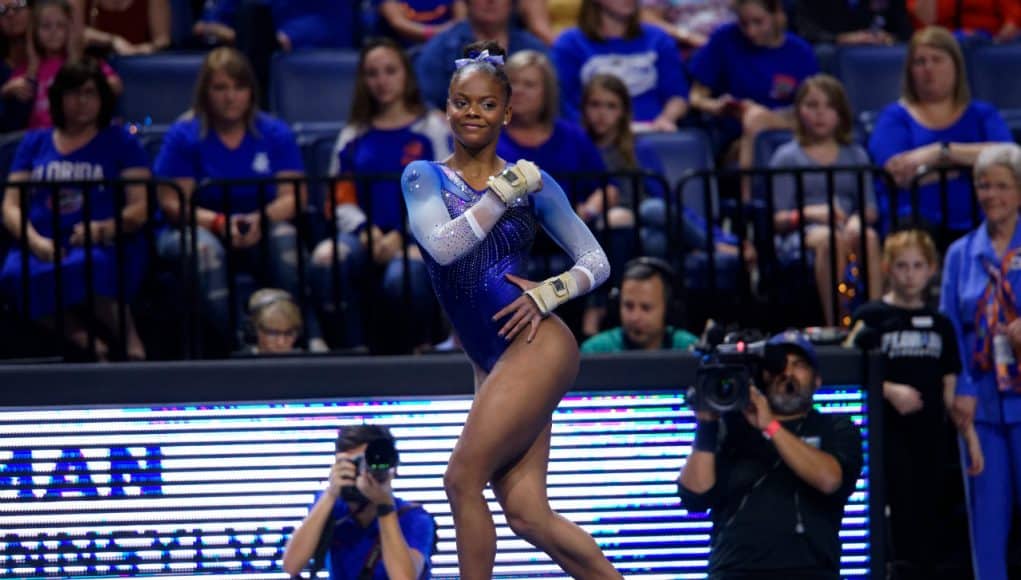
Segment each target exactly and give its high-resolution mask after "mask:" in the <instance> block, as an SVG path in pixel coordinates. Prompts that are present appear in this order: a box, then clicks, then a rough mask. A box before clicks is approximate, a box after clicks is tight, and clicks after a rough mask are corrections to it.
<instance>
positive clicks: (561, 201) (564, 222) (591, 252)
mask: <svg viewBox="0 0 1021 580" xmlns="http://www.w3.org/2000/svg"><path fill="white" fill-rule="evenodd" d="M542 184H543V185H542V189H541V190H539V191H537V192H536V193H534V194H533V196H532V199H534V200H535V212H536V214H537V216H538V218H539V223H540V224H542V228H543V229H544V230H546V233H547V234H549V236H550V238H551V239H552V240H553V241H554V242H556V243H557V245H558V246H560V247H561V248H562V249H563V250H564V252H566V253H567V255H568V256H570V257H571V259H573V260H574V262H575V266H579V267H582V268H584V269H586V270H587V271H588V272H589V273H590V274H592V277H593V282H594V284H593V285H592V288H595V287H596V286H599V285H600V284H602V283H603V282H604V281H606V279H607V278H608V277H609V276H610V264H609V261H608V259H607V258H606V253H605V252H604V251H603V248H601V247H600V246H599V242H597V241H596V238H595V236H593V235H592V230H590V229H589V228H588V226H586V225H585V222H583V221H581V218H580V217H578V214H577V213H575V212H574V208H573V207H571V203H570V202H569V201H568V200H567V195H565V194H564V190H563V189H561V188H560V184H558V183H557V182H556V180H554V179H553V178H552V177H550V175H549V174H548V173H546V172H545V171H543V172H542ZM592 288H589V290H591V289H592Z"/></svg>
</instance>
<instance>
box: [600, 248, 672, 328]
mask: <svg viewBox="0 0 1021 580" xmlns="http://www.w3.org/2000/svg"><path fill="white" fill-rule="evenodd" d="M636 266H645V267H647V268H650V269H651V270H653V271H654V272H656V274H657V275H659V278H660V280H662V281H663V286H664V289H665V291H666V298H667V303H666V324H667V326H672V327H674V328H681V327H682V326H683V323H684V318H685V309H684V301H683V300H681V297H680V292H679V289H680V288H681V284H680V279H679V278H678V276H677V271H676V270H674V268H673V266H671V265H670V264H669V263H668V262H667V261H666V260H664V259H662V258H656V257H654V256H639V257H637V258H632V259H630V260H628V261H627V263H626V264H624V272H625V273H627V271H628V270H630V269H632V268H634V267H636ZM623 285H624V279H623V276H622V277H621V282H620V284H618V285H617V286H615V287H614V288H612V289H611V290H610V294H609V297H608V299H607V302H606V323H605V324H604V325H603V326H604V327H607V328H613V327H615V326H620V288H621V286H623Z"/></svg>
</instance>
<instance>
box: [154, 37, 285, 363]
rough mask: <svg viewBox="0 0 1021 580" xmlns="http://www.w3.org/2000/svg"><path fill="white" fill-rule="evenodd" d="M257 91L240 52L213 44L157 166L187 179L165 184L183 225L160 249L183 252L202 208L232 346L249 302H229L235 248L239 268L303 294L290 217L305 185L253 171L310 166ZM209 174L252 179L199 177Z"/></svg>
mask: <svg viewBox="0 0 1021 580" xmlns="http://www.w3.org/2000/svg"><path fill="white" fill-rule="evenodd" d="M257 94H258V91H257V89H256V80H255V74H254V73H253V72H252V68H251V65H250V64H249V63H248V60H247V59H246V58H245V57H244V56H243V55H242V54H241V53H240V52H238V51H237V50H235V49H233V48H229V47H223V48H217V49H216V50H213V51H212V52H210V53H209V54H208V55H207V56H206V60H205V62H204V63H203V65H202V69H201V70H200V71H199V77H198V81H197V83H196V87H195V98H194V101H193V103H192V107H191V110H190V111H188V113H186V114H185V115H184V117H183V118H182V119H181V120H179V121H177V122H176V123H174V124H173V125H172V126H171V127H170V130H169V131H168V132H167V135H166V137H165V138H164V141H163V147H162V149H160V153H159V156H158V157H157V158H156V163H155V171H154V173H155V174H156V175H157V176H159V177H162V178H165V179H171V180H173V181H174V182H175V183H176V184H177V188H172V187H166V186H164V187H161V188H160V189H159V198H160V205H161V207H162V209H163V212H164V214H165V215H166V216H167V218H168V219H169V220H170V222H171V223H172V224H174V225H175V226H176V227H172V228H168V229H167V230H166V231H165V232H164V233H163V234H162V235H161V236H160V238H159V240H158V243H157V246H158V251H159V254H160V255H161V256H162V257H164V258H167V259H170V260H178V259H180V257H181V256H180V248H181V239H180V236H181V235H182V233H183V232H184V231H185V228H187V227H189V225H190V224H189V220H190V215H191V212H192V211H194V215H195V221H196V223H195V225H196V226H197V231H196V235H197V237H198V242H197V243H198V259H199V284H200V290H201V294H202V298H203V310H204V312H203V313H204V314H205V316H206V317H208V318H209V319H210V320H212V321H213V326H214V328H215V329H216V330H217V332H218V333H219V334H220V338H221V339H223V340H225V341H226V343H227V344H226V346H227V347H228V348H230V347H231V344H230V343H231V342H233V338H234V334H235V332H236V330H237V329H236V328H230V320H231V316H232V315H231V313H230V310H229V309H234V310H235V313H237V312H239V311H240V304H241V302H240V301H239V300H238V298H239V297H237V296H234V297H233V298H234V300H235V303H234V304H228V295H229V294H230V293H229V292H228V285H229V280H228V269H227V263H228V255H227V253H228V252H230V256H229V259H230V262H231V264H232V267H233V268H232V269H233V270H234V272H237V271H248V272H250V273H252V274H253V275H255V276H256V277H257V278H265V279H264V280H261V281H263V282H266V283H269V284H272V285H274V286H278V287H281V288H285V289H287V290H288V291H289V292H291V294H292V295H295V296H297V295H298V284H297V282H298V276H297V253H296V252H297V251H298V248H297V245H296V244H297V240H296V236H295V229H294V226H292V225H291V224H290V221H291V220H292V219H293V218H294V216H295V215H297V213H298V211H299V208H301V207H302V206H303V205H304V202H305V200H304V195H305V193H304V188H298V189H297V191H296V190H295V186H294V184H293V183H290V182H288V183H281V184H278V185H274V184H272V183H269V184H265V185H256V184H255V183H252V182H251V180H253V179H273V178H278V179H285V178H301V177H302V176H303V175H304V165H303V163H302V159H301V153H300V151H299V150H298V144H297V141H296V140H295V138H294V134H293V133H291V130H290V128H289V127H288V126H287V125H286V124H285V123H284V122H283V121H279V120H277V119H275V118H273V117H270V116H269V115H267V114H265V113H262V112H260V111H259V110H258V108H257V106H256V100H255V99H256V95H257ZM206 180H249V181H248V182H247V183H239V184H237V185H232V186H230V187H222V186H212V187H202V186H200V185H199V184H201V183H202V182H203V181H206ZM179 192H183V195H182V196H180V197H179ZM192 204H194V205H195V206H197V207H195V208H194V209H192V208H190V206H191V205H192ZM239 318H240V317H239V316H235V317H234V320H238V319H239Z"/></svg>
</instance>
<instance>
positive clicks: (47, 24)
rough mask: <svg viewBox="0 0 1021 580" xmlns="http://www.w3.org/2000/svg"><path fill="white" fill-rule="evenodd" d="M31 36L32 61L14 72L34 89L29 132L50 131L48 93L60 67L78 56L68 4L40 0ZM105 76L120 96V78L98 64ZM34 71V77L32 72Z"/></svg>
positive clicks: (79, 45) (79, 43)
mask: <svg viewBox="0 0 1021 580" xmlns="http://www.w3.org/2000/svg"><path fill="white" fill-rule="evenodd" d="M32 35H33V40H34V43H35V46H33V47H32V49H34V50H35V57H37V58H38V62H37V63H36V62H33V61H32V57H30V59H29V61H30V62H29V63H28V64H26V66H25V67H24V68H22V67H18V68H16V69H15V70H14V76H15V77H25V79H26V80H27V81H28V83H29V84H33V85H35V95H34V97H33V99H34V102H33V106H32V112H31V114H30V115H29V118H28V127H29V128H30V129H39V128H43V127H51V126H52V125H53V121H52V119H51V118H50V101H49V96H48V95H49V89H50V85H51V84H52V83H53V79H54V78H55V77H56V76H57V71H58V70H60V67H61V66H63V65H64V63H66V62H68V61H69V60H76V59H78V58H79V57H80V56H81V50H82V39H81V38H80V35H81V32H80V31H79V30H78V29H77V27H76V26H74V13H73V10H72V7H71V4H70V3H69V1H68V0H39V1H38V2H36V3H35V4H34V5H33V7H32ZM98 62H99V65H100V67H101V68H102V70H103V74H104V75H106V81H107V84H109V85H110V89H111V90H113V92H114V94H115V95H117V94H120V92H121V89H122V88H123V84H122V83H121V79H120V77H118V76H117V73H115V72H114V70H113V69H112V68H110V66H109V65H107V64H106V63H105V62H103V61H98ZM33 67H35V69H36V70H35V77H33V76H32V70H31V68H33Z"/></svg>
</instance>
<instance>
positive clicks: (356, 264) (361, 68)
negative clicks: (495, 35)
mask: <svg viewBox="0 0 1021 580" xmlns="http://www.w3.org/2000/svg"><path fill="white" fill-rule="evenodd" d="M449 142H450V131H449V128H448V127H447V123H446V121H445V120H444V118H443V116H442V115H441V114H440V113H439V112H438V111H434V110H430V109H428V108H427V107H426V106H425V104H424V103H423V101H422V96H421V93H419V90H418V84H417V83H416V81H415V75H414V74H413V72H412V69H411V63H410V61H409V60H408V56H407V54H406V53H405V52H404V50H402V49H401V47H400V46H399V45H397V43H396V42H394V41H393V40H390V39H377V40H374V41H372V42H371V43H370V44H368V45H367V46H366V47H365V48H364V49H362V53H361V58H360V59H359V62H358V75H357V77H356V79H355V89H354V99H353V100H352V103H351V114H350V115H349V117H348V124H347V126H346V127H344V130H343V131H341V132H340V136H339V137H338V138H337V145H336V147H335V149H334V154H333V161H332V167H331V170H330V174H331V175H332V176H340V177H344V178H345V179H343V180H342V181H338V182H337V183H336V186H335V189H334V191H333V203H327V204H325V207H324V210H325V211H326V213H327V219H331V220H334V221H336V224H337V239H336V243H337V248H336V249H334V247H333V246H334V244H333V243H331V241H330V240H324V241H322V242H320V243H319V245H318V246H317V247H316V249H315V251H314V252H313V254H312V276H313V289H314V290H315V291H316V292H317V293H318V294H319V297H320V298H319V299H320V303H321V304H322V305H323V309H324V312H325V313H327V314H328V315H329V313H331V312H335V311H337V310H338V307H339V310H340V311H341V315H342V319H343V322H342V324H343V327H344V331H345V337H344V338H343V339H342V342H343V343H344V345H345V346H348V347H354V346H359V345H361V344H363V336H362V335H363V332H362V328H361V320H360V318H361V308H360V307H361V302H360V300H359V295H360V292H359V290H360V286H361V285H360V284H352V283H351V282H352V281H355V280H360V279H361V278H362V277H363V276H364V275H365V266H366V264H367V263H368V255H367V252H368V248H369V247H370V236H371V247H372V262H373V263H375V264H376V266H377V267H378V269H379V270H380V272H381V274H382V279H381V282H382V290H383V298H384V301H385V302H386V306H387V308H386V309H385V311H386V312H399V313H401V317H402V320H409V319H412V320H413V324H412V326H413V327H414V329H415V330H414V331H413V332H412V334H414V335H415V336H412V337H402V338H401V339H402V340H404V339H409V338H410V339H412V340H411V344H404V345H394V346H395V347H396V348H398V349H400V350H408V349H410V348H411V347H417V346H421V345H423V344H426V343H428V342H429V339H430V338H431V334H432V333H431V332H429V331H430V323H431V322H432V320H433V319H434V318H435V316H434V314H435V313H436V310H437V305H436V300H435V298H434V297H433V293H432V290H431V289H430V287H429V275H428V273H427V272H426V270H425V265H424V264H423V263H422V256H421V254H420V253H419V251H418V247H417V246H415V245H414V244H410V245H408V244H407V242H408V241H407V240H405V238H404V236H403V235H402V233H401V232H402V231H403V230H404V208H403V203H402V199H401V189H400V184H399V182H398V180H397V175H398V174H399V173H400V172H401V171H402V170H403V169H404V167H405V166H407V165H408V164H409V163H411V162H412V161H415V160H417V159H427V160H434V159H443V158H445V157H446V156H447V155H449V154H450V144H449ZM386 174H391V175H392V176H393V177H392V178H385V177H384V178H381V179H374V180H373V181H371V182H365V181H361V182H358V181H352V180H350V178H351V177H354V176H358V175H375V176H384V175H386ZM405 247H407V250H408V257H409V268H410V290H411V296H410V306H411V310H410V311H408V310H407V309H406V308H405V302H404V282H403V280H404V259H403V255H404V250H405ZM334 256H336V259H337V261H338V269H339V273H338V274H339V278H340V297H341V303H340V304H334V302H335V300H334V298H335V295H336V293H335V292H333V284H332V283H331V280H332V275H333V270H332V267H331V266H330V264H331V263H332V262H333V260H334ZM393 338H396V337H393Z"/></svg>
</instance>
